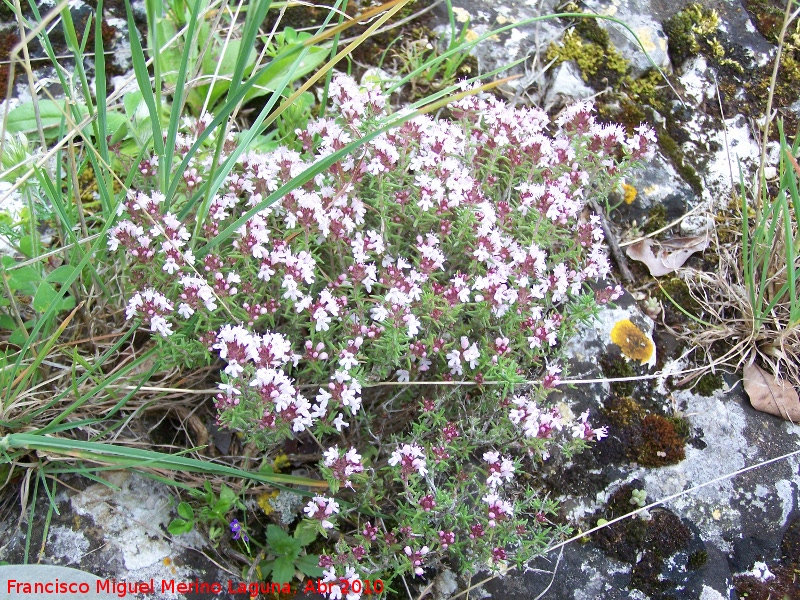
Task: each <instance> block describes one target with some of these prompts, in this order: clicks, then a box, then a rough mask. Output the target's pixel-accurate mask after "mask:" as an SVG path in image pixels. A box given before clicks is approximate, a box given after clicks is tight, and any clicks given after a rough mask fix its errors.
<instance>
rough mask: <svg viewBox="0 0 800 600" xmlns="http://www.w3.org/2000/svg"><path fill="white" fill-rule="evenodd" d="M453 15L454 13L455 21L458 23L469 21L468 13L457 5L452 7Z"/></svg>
mask: <svg viewBox="0 0 800 600" xmlns="http://www.w3.org/2000/svg"><path fill="white" fill-rule="evenodd" d="M453 15H455V17H456V21H458V22H459V23H468V22H469V21H470V16H469V13H468V12H467V11H466V10H465V9H463V8H461V7H459V6H454V7H453Z"/></svg>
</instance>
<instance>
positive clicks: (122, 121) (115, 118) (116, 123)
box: [105, 111, 128, 140]
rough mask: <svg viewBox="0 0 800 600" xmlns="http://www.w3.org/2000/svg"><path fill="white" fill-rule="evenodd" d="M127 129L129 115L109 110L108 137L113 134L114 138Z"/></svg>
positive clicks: (107, 118) (107, 120)
mask: <svg viewBox="0 0 800 600" xmlns="http://www.w3.org/2000/svg"><path fill="white" fill-rule="evenodd" d="M127 129H128V117H126V116H125V115H123V114H122V113H120V112H116V111H109V112H108V113H107V114H106V132H105V134H106V137H107V136H111V139H112V140H113V139H115V138H117V137H119V135H120V134H124V133H125V131H126V130H127Z"/></svg>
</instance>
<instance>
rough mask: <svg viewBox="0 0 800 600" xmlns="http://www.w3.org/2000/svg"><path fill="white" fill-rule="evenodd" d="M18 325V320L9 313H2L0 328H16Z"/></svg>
mask: <svg viewBox="0 0 800 600" xmlns="http://www.w3.org/2000/svg"><path fill="white" fill-rule="evenodd" d="M16 326H17V322H16V321H15V320H14V319H12V318H11V317H10V316H9V315H0V329H8V330H11V329H14V328H15V327H16Z"/></svg>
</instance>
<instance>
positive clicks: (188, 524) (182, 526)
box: [167, 519, 194, 535]
mask: <svg viewBox="0 0 800 600" xmlns="http://www.w3.org/2000/svg"><path fill="white" fill-rule="evenodd" d="M192 529H194V521H186V520H184V519H173V520H172V521H170V524H169V525H167V531H169V532H170V533H171V534H172V535H180V534H182V533H189V532H190V531H191V530H192Z"/></svg>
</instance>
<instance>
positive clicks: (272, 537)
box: [267, 524, 302, 559]
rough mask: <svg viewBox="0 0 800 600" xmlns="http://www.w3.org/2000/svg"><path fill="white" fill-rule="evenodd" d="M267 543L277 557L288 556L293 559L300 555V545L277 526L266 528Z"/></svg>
mask: <svg viewBox="0 0 800 600" xmlns="http://www.w3.org/2000/svg"><path fill="white" fill-rule="evenodd" d="M267 543H268V544H269V547H270V548H271V549H272V551H273V552H274V553H275V554H277V555H279V556H289V557H291V558H292V559H295V558H296V557H297V555H298V554H300V549H301V547H302V545H301V544H300V542H298V541H297V540H296V539H294V538H292V537H289V534H287V533H286V532H285V531H284V530H283V529H281V528H280V527H278V526H277V525H272V524H270V525H268V526H267Z"/></svg>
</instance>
